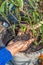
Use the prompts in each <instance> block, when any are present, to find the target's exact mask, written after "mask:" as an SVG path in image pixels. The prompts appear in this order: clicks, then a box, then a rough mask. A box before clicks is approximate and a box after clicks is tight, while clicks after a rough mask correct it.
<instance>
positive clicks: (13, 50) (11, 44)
mask: <svg viewBox="0 0 43 65" xmlns="http://www.w3.org/2000/svg"><path fill="white" fill-rule="evenodd" d="M23 45H24V44H22V42H21V41H17V42H16V43H15V42H13V41H10V42H9V45H8V46H7V47H6V48H7V49H8V50H9V51H10V52H11V54H12V56H14V55H15V54H16V53H17V52H19V51H20V49H21V48H22V47H23Z"/></svg>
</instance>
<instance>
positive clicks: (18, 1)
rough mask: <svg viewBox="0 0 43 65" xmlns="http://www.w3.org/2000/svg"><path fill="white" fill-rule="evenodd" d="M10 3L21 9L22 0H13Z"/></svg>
mask: <svg viewBox="0 0 43 65" xmlns="http://www.w3.org/2000/svg"><path fill="white" fill-rule="evenodd" d="M12 3H13V4H15V5H16V6H18V7H20V8H21V9H23V0H13V1H12Z"/></svg>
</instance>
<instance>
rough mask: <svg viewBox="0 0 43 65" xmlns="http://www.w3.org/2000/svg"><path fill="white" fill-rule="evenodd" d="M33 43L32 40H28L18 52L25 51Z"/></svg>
mask: <svg viewBox="0 0 43 65" xmlns="http://www.w3.org/2000/svg"><path fill="white" fill-rule="evenodd" d="M33 41H34V39H30V40H28V41H26V42H25V43H24V46H23V47H22V49H21V50H20V51H25V50H26V49H27V48H28V47H29V45H30V44H31V43H32V42H33Z"/></svg>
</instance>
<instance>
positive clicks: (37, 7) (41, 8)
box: [0, 0, 43, 45]
mask: <svg viewBox="0 0 43 65" xmlns="http://www.w3.org/2000/svg"><path fill="white" fill-rule="evenodd" d="M20 9H21V11H20ZM10 13H11V14H12V15H13V16H12V17H14V16H15V17H16V19H17V20H18V21H19V25H21V24H20V22H21V21H24V22H25V21H26V22H28V23H29V25H31V27H33V26H34V25H37V24H39V25H37V26H39V28H40V32H41V34H43V0H0V15H1V16H2V17H3V18H4V19H5V20H6V21H7V22H9V23H10V21H9V20H8V15H9V14H10ZM28 14H30V15H31V17H30V16H28ZM41 21H42V23H41ZM40 26H41V27H40ZM12 28H13V30H14V28H15V26H14V25H13V27H12ZM36 28H37V27H36ZM30 29H31V28H30ZM21 30H22V31H24V32H25V30H26V26H24V25H23V26H21ZM32 30H33V33H34V34H33V35H34V36H37V33H36V31H35V30H34V28H33V29H32ZM38 34H39V33H38ZM36 45H37V43H36Z"/></svg>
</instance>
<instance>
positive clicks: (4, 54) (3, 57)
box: [0, 48, 12, 65]
mask: <svg viewBox="0 0 43 65" xmlns="http://www.w3.org/2000/svg"><path fill="white" fill-rule="evenodd" d="M11 59H12V55H11V53H10V52H9V51H8V50H7V49H6V48H2V49H1V50H0V65H4V64H5V63H7V62H8V61H9V60H11Z"/></svg>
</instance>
